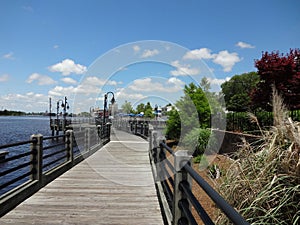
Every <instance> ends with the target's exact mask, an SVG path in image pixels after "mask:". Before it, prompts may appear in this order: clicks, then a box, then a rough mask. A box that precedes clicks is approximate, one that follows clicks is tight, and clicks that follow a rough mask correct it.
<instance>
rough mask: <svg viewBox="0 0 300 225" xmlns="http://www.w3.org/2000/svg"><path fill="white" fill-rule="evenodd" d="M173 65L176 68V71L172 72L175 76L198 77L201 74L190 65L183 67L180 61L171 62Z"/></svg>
mask: <svg viewBox="0 0 300 225" xmlns="http://www.w3.org/2000/svg"><path fill="white" fill-rule="evenodd" d="M171 65H172V66H174V67H175V68H176V70H172V71H171V72H170V73H171V75H173V76H180V75H183V76H187V75H197V74H199V73H200V71H199V70H198V69H196V68H191V65H189V64H185V65H181V64H180V63H179V61H178V60H176V61H173V62H171Z"/></svg>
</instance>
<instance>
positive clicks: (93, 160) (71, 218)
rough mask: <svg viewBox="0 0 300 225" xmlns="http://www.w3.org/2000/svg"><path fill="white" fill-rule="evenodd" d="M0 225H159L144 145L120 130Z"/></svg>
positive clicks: (146, 146)
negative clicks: (103, 145)
mask: <svg viewBox="0 0 300 225" xmlns="http://www.w3.org/2000/svg"><path fill="white" fill-rule="evenodd" d="M0 224H1V225H4V224H43V225H46V224H53V225H54V224H55V225H57V224H92V225H94V224H130V225H132V224H155V225H157V224H163V222H162V216H161V212H160V207H159V203H158V199H157V195H156V190H155V186H154V180H153V176H152V172H151V167H150V164H149V157H148V143H147V142H146V141H144V140H143V139H141V138H139V137H137V136H134V135H130V134H127V133H124V132H121V131H114V132H113V134H112V138H111V142H110V143H108V144H107V145H106V146H105V147H103V148H102V149H101V150H99V151H98V152H96V153H95V154H94V155H92V156H90V157H89V158H88V159H86V160H85V161H83V162H82V163H80V164H78V165H77V166H75V167H73V168H72V169H71V170H69V171H67V172H66V173H65V174H63V175H62V176H60V177H59V178H57V179H56V180H54V181H53V182H52V183H50V184H48V185H47V186H46V187H44V188H43V189H41V190H40V191H39V192H37V193H36V194H35V195H33V196H32V197H30V198H29V199H27V200H26V201H24V202H23V203H21V204H20V205H19V206H18V207H16V208H15V209H14V210H12V211H11V212H9V213H8V214H6V215H5V216H3V217H2V218H0Z"/></svg>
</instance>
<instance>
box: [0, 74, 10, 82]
mask: <svg viewBox="0 0 300 225" xmlns="http://www.w3.org/2000/svg"><path fill="white" fill-rule="evenodd" d="M8 79H9V75H8V74H2V75H1V76H0V82H5V81H8Z"/></svg>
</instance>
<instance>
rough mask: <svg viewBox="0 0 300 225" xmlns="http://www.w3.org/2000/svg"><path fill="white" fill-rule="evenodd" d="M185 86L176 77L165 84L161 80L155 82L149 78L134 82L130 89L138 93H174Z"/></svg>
mask: <svg viewBox="0 0 300 225" xmlns="http://www.w3.org/2000/svg"><path fill="white" fill-rule="evenodd" d="M183 85H184V82H182V81H181V80H179V79H177V78H175V77H171V78H169V79H168V80H166V81H165V83H163V82H162V81H161V80H157V81H155V80H154V79H152V78H149V77H147V78H143V79H136V80H134V81H133V82H132V84H131V85H130V86H129V87H128V88H129V89H130V90H133V91H136V92H153V93H157V92H164V93H172V92H178V91H180V90H182V88H183Z"/></svg>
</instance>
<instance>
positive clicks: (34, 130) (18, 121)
mask: <svg viewBox="0 0 300 225" xmlns="http://www.w3.org/2000/svg"><path fill="white" fill-rule="evenodd" d="M49 124H50V122H49V117H42V116H40V117H30V116H22V117H17V116H7V117H6V116H5V117H4V116H0V145H5V144H10V143H16V142H20V141H28V140H30V136H31V135H32V134H42V135H43V136H51V130H50V125H49ZM3 150H5V151H8V152H9V154H8V155H7V157H11V156H14V155H18V154H21V153H25V152H29V151H30V145H29V144H27V145H21V146H16V147H11V148H7V149H2V150H0V151H3ZM29 160H30V158H29V157H23V158H21V159H18V160H14V161H10V162H6V163H1V162H0V172H1V171H6V170H7V169H9V168H12V167H15V166H16V165H19V164H20V163H24V162H26V161H29ZM28 171H29V167H28V168H23V169H21V170H18V171H16V172H14V173H11V174H8V175H5V176H3V177H0V184H3V183H5V182H6V181H9V180H11V179H12V178H14V177H16V176H19V175H21V174H23V173H26V172H28ZM28 179H29V178H25V179H23V180H21V181H19V182H17V183H15V184H14V185H11V186H8V187H6V188H4V189H2V190H0V195H1V194H3V193H5V192H7V191H9V190H11V189H12V188H14V187H15V186H17V185H19V184H21V183H22V182H24V181H26V180H28Z"/></svg>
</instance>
